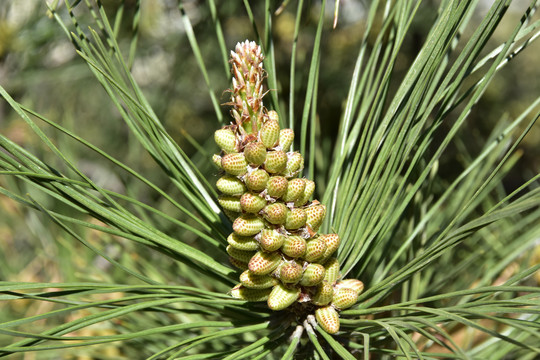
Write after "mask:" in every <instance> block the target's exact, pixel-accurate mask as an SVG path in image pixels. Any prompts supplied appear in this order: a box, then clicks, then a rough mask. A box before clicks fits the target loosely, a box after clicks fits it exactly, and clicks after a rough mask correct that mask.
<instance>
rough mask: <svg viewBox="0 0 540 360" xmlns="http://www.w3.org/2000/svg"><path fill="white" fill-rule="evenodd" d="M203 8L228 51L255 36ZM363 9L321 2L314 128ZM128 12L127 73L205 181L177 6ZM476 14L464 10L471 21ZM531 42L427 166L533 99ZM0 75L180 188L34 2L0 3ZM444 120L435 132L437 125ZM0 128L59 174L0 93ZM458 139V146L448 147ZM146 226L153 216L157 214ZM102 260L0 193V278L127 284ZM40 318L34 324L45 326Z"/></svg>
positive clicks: (336, 94) (311, 26)
mask: <svg viewBox="0 0 540 360" xmlns="http://www.w3.org/2000/svg"><path fill="white" fill-rule="evenodd" d="M102 2H103V4H104V5H105V6H106V8H107V10H108V14H110V16H114V14H115V13H116V12H117V11H118V10H119V9H122V11H124V17H125V18H126V19H129V18H130V17H131V16H132V14H134V13H135V12H136V2H135V1H125V2H121V1H113V0H105V1H102ZM519 2H520V1H516V3H519ZM259 3H260V4H259ZM436 3H437V2H436V1H426V2H425V4H424V5H423V6H422V7H421V9H420V11H419V14H418V16H417V20H416V21H415V23H414V24H413V25H412V31H411V32H410V34H411V36H409V37H408V38H407V42H406V43H405V44H404V45H403V48H402V52H401V58H400V60H399V62H398V65H399V67H398V68H397V69H396V74H395V81H394V83H395V84H396V88H397V86H398V85H399V80H400V78H401V77H402V76H403V74H404V72H405V71H406V70H407V68H408V66H409V65H410V64H411V63H412V61H413V60H414V57H415V55H416V53H417V51H418V50H419V48H420V46H421V45H422V43H423V41H424V38H425V36H426V35H427V34H426V32H427V30H428V29H429V27H430V23H431V22H430V20H431V19H433V17H434V12H435V11H436V5H437V4H436ZM483 3H485V4H486V5H485V6H484V5H483V6H480V10H482V11H487V5H488V4H489V1H484V2H483ZM183 4H184V7H185V11H186V13H187V14H188V16H189V18H190V20H191V22H192V26H193V27H194V31H195V36H196V37H197V39H198V41H199V44H201V53H202V54H203V57H204V62H205V64H206V66H207V69H208V71H209V77H210V83H211V87H212V89H213V91H214V92H215V94H216V95H217V97H218V99H219V101H220V102H221V103H225V102H227V101H228V94H227V93H224V90H225V89H227V88H228V87H229V80H228V77H227V71H228V70H226V69H225V67H224V64H223V62H222V60H221V56H222V55H221V54H220V52H219V47H218V43H217V40H216V34H215V31H214V28H213V27H212V26H210V23H209V22H210V21H211V14H210V9H209V6H208V4H207V2H204V1H184V2H183ZM278 5H279V3H276V7H277V6H278ZM60 6H62V5H60ZM252 6H253V11H254V15H255V17H256V18H260V19H262V14H264V11H265V9H264V2H262V1H261V2H253V4H252ZM319 6H320V2H317V1H312V2H310V5H309V6H307V7H306V8H308V9H310V10H309V11H310V13H306V14H305V16H304V21H303V23H302V31H301V35H300V37H299V39H298V54H297V63H298V68H297V77H298V79H297V81H296V84H298V86H299V88H297V89H294V91H295V92H296V94H297V101H296V104H297V109H295V113H296V116H299V115H300V114H301V106H302V105H303V100H304V98H303V96H304V95H303V94H304V90H303V87H305V85H306V83H307V78H306V74H307V71H308V65H306V64H309V61H310V56H311V46H312V43H313V38H314V34H315V26H316V23H317V16H318V9H319ZM217 7H218V14H219V19H220V21H221V24H222V26H223V32H224V36H225V41H226V43H227V47H228V48H229V49H232V48H234V45H235V44H236V43H237V42H239V41H243V40H245V39H246V38H247V39H250V40H253V39H255V34H254V31H253V29H252V27H251V24H250V22H249V19H248V17H247V15H246V12H245V10H244V8H243V5H242V2H241V1H218V2H217ZM85 9H86V7H85V6H79V7H78V8H77V10H78V11H81V14H79V15H81V17H82V19H86V20H87V21H88V24H90V23H91V20H90V14H89V13H85ZM364 10H365V7H364V4H363V2H362V1H354V0H348V1H342V4H341V8H340V11H341V16H340V18H339V23H338V27H337V29H335V30H331V24H332V21H333V2H331V3H330V4H329V8H328V11H327V19H326V22H327V24H326V28H325V32H324V33H323V50H322V54H323V58H322V59H321V72H320V83H319V93H318V99H319V106H318V108H319V117H320V126H321V130H320V131H322V132H325V133H327V134H336V133H337V128H336V126H337V119H338V118H339V117H340V116H341V114H342V108H343V106H342V105H343V102H344V100H345V98H346V96H347V91H348V87H349V81H350V76H351V73H352V70H353V67H354V61H355V59H356V56H357V52H358V44H359V42H360V39H361V37H362V35H363V33H362V28H363V19H364V17H365V16H364V15H365V14H364ZM295 12H296V3H295V2H291V3H290V4H289V5H288V7H286V8H285V10H284V11H283V12H282V13H281V14H280V15H279V16H275V17H274V23H273V35H274V41H275V43H274V45H275V53H276V58H277V64H276V73H277V76H278V82H279V87H278V89H277V91H278V96H279V98H280V101H283V102H284V106H288V104H287V103H286V101H287V99H288V94H289V92H290V90H291V89H289V88H288V86H289V85H288V84H289V74H290V58H291V44H292V33H293V29H294V21H295ZM61 13H62V12H61ZM49 15H50V14H49ZM64 15H65V12H64ZM140 15H141V18H140V26H139V29H138V34H139V38H138V43H137V52H136V57H135V61H134V63H133V68H132V71H133V74H134V76H135V79H136V80H137V81H138V83H139V85H140V86H141V88H142V90H143V92H144V93H145V95H146V96H147V98H148V100H149V101H150V103H151V104H152V106H153V108H154V110H155V112H156V114H157V115H158V117H159V118H160V119H161V120H162V122H163V123H164V124H165V127H166V128H167V129H168V131H169V133H170V134H171V135H172V137H173V138H174V139H175V140H176V141H177V142H178V143H179V144H180V145H181V147H182V148H183V149H184V150H185V151H186V152H187V153H188V154H189V155H190V156H191V157H192V158H193V160H194V162H195V163H196V164H197V165H198V167H199V169H200V170H201V171H202V172H203V173H204V174H205V175H207V176H208V177H210V178H211V177H213V176H215V175H216V170H215V168H214V167H213V165H212V163H211V162H210V161H209V156H211V154H212V153H213V152H214V151H215V150H217V147H216V146H215V145H214V143H213V136H212V135H213V132H214V130H215V129H216V128H218V127H219V124H218V121H217V119H216V116H215V112H214V109H213V107H212V103H211V100H210V97H209V96H208V91H207V88H206V84H205V82H204V79H203V76H202V74H201V71H200V70H199V68H198V66H197V63H196V61H195V58H194V56H193V54H192V50H191V47H190V45H189V42H188V39H187V37H186V33H185V28H184V26H183V23H182V18H181V14H180V11H179V10H178V5H177V2H176V1H166V0H162V1H150V0H146V1H145V0H143V1H141V12H140ZM482 15H483V14H482V13H478V14H477V16H478V19H480V17H481V16H482ZM517 16H518V15H517V14H515V13H512V7H511V8H510V9H509V14H508V16H507V19H506V20H507V21H505V22H503V24H502V26H501V27H500V33H496V34H495V36H494V40H493V44H492V47H491V48H494V47H496V46H498V45H499V44H500V43H501V42H502V41H504V40H505V38H506V35H507V34H508V33H509V32H510V31H511V30H512V29H511V28H510V26H513V25H510V24H514V21H515V20H516V17H517ZM66 21H69V20H66ZM473 23H474V22H473ZM88 24H81V25H82V28H83V29H85V28H86V26H87V25H88ZM124 24H125V26H124V27H123V28H121V29H119V39H120V45H121V46H122V47H123V48H125V49H126V53H128V51H127V50H128V49H129V46H130V41H131V37H132V34H133V30H132V28H131V22H130V21H125V22H124ZM506 24H508V25H506ZM262 29H263V23H262V22H261V23H260V28H259V32H261V33H262ZM465 36H466V35H465ZM531 47H532V48H531V49H528V50H527V51H525V52H524V53H522V54H520V55H519V56H518V57H517V58H516V59H514V60H512V62H514V63H513V64H511V66H508V67H507V68H505V69H504V70H503V71H502V72H501V73H500V74H499V75H498V76H497V77H496V79H495V81H494V82H493V83H492V84H491V86H490V87H488V90H487V93H486V94H485V96H484V97H483V99H482V101H481V102H480V103H479V104H478V105H477V106H476V107H475V109H474V111H473V112H472V113H471V115H470V118H469V120H468V122H467V126H466V127H465V128H464V129H463V131H462V133H461V134H460V137H459V140H460V141H458V142H456V143H454V144H453V145H452V147H451V148H450V149H449V151H448V152H447V155H446V157H445V158H444V161H442V162H441V164H440V175H441V176H443V177H444V178H446V179H447V180H448V181H451V180H452V179H453V178H454V177H455V176H456V174H457V173H458V172H459V171H460V170H461V164H462V163H463V159H464V158H466V157H467V156H468V155H467V151H465V150H464V149H467V150H468V152H469V153H470V154H475V153H477V152H478V151H479V149H480V148H481V147H482V145H483V142H484V140H485V139H486V138H487V137H488V136H489V133H490V131H491V129H493V127H494V126H495V124H496V123H497V122H498V121H499V120H500V119H501V118H502V117H509V118H513V117H516V116H517V115H518V114H520V113H521V111H522V110H523V109H524V108H525V107H527V105H528V104H530V103H531V102H532V100H533V99H535V98H536V97H537V96H538V94H540V81H539V79H540V67H539V66H538V54H540V47H539V45H538V44H537V43H535V44H533V45H532V46H531ZM0 84H1V85H2V86H4V87H5V88H6V90H7V91H8V92H9V93H10V94H11V95H12V96H13V97H14V98H15V99H17V100H18V101H20V102H21V103H23V104H25V105H26V106H28V107H29V108H31V109H33V110H35V111H37V112H38V113H41V114H42V115H44V116H45V117H47V118H49V119H51V120H53V121H55V122H57V123H59V124H61V125H62V126H64V127H66V128H68V129H70V130H72V131H74V132H75V133H77V134H78V135H80V136H82V137H83V138H85V139H87V140H89V141H90V142H91V143H93V144H94V145H96V146H98V147H99V148H101V149H103V150H105V151H106V152H108V153H109V154H113V155H114V156H115V157H116V158H118V159H121V160H122V161H124V162H125V163H127V164H128V165H129V166H131V167H132V168H134V169H135V170H137V171H139V172H141V173H142V174H145V176H147V177H148V178H149V179H151V180H152V181H154V182H155V183H156V184H157V185H159V186H160V187H161V188H163V189H170V192H171V193H172V194H173V195H175V196H177V197H178V198H179V199H182V195H181V194H175V190H173V187H172V186H170V184H169V183H168V181H169V180H168V178H167V177H166V176H164V175H163V174H162V172H161V170H160V169H159V168H157V165H156V163H155V162H154V161H153V160H152V159H151V157H150V156H148V154H146V153H145V152H144V150H142V149H141V147H140V146H139V145H138V144H137V141H136V139H135V138H134V137H133V136H132V135H131V134H130V132H129V131H128V128H127V126H126V125H125V124H124V122H123V121H122V119H121V117H120V115H119V113H118V111H117V110H116V109H115V107H114V105H113V104H112V103H111V101H110V100H109V98H108V96H107V94H106V93H105V91H104V90H103V89H102V88H101V86H100V84H99V83H98V82H97V81H96V80H95V78H94V77H93V75H92V73H91V72H90V70H89V69H88V67H87V65H86V64H85V63H84V62H83V61H82V59H81V58H79V57H78V55H77V53H76V52H75V49H74V48H73V46H72V44H71V42H70V41H69V39H68V38H67V36H66V34H65V33H64V32H63V30H62V29H61V28H60V27H59V26H58V25H57V23H56V22H55V21H54V20H53V19H52V18H51V17H50V16H48V13H47V8H46V5H45V2H44V1H39V0H25V1H20V0H3V1H1V2H0ZM394 90H395V89H394ZM284 109H286V107H284ZM222 113H223V114H224V116H225V118H227V117H228V109H227V107H226V106H222ZM443 126H444V125H443ZM446 126H448V127H449V126H450V124H448V125H446ZM42 128H43V129H44V131H46V133H47V135H49V136H50V137H51V138H52V139H53V140H54V141H55V144H56V145H57V146H58V147H59V148H60V149H62V151H64V152H65V153H66V154H67V156H68V157H69V158H70V159H71V160H72V161H74V162H75V163H76V164H77V165H78V166H79V168H80V169H81V170H83V172H85V173H86V174H87V175H89V176H90V177H91V178H92V179H93V180H94V181H95V182H96V183H97V184H99V185H101V186H103V187H105V188H108V189H111V190H113V191H117V192H120V193H127V194H129V195H134V196H135V197H137V198H138V199H139V200H141V201H143V202H145V203H146V204H149V205H151V206H154V207H156V208H159V209H161V210H163V211H165V212H167V213H171V215H175V214H174V213H173V210H172V209H170V208H169V207H168V205H167V203H164V202H162V201H161V199H160V198H159V197H156V196H155V195H154V194H151V193H147V191H146V190H145V188H144V187H143V186H142V185H141V184H140V183H138V182H135V181H134V180H133V179H131V178H130V177H129V176H127V174H126V173H123V172H121V171H119V170H118V169H115V168H114V167H113V166H112V165H111V164H109V163H105V162H104V161H103V160H102V159H101V158H99V157H98V156H97V155H95V154H93V153H91V152H89V151H87V150H86V149H84V148H83V147H81V146H80V145H78V144H77V143H76V142H74V141H73V140H70V139H68V138H66V137H65V136H61V135H59V134H58V133H57V132H55V131H54V130H52V129H51V128H49V127H47V126H43V127H42ZM0 132H2V134H5V135H6V136H7V137H8V138H10V139H12V140H14V141H16V142H17V143H19V144H22V145H24V147H25V148H26V149H28V150H29V151H31V152H33V153H36V154H40V157H41V158H42V159H44V160H45V161H46V162H48V163H49V164H50V165H51V166H53V167H58V169H59V170H61V171H65V170H66V169H64V168H63V166H62V165H61V164H60V163H59V161H58V160H57V159H56V158H54V156H53V155H52V154H51V153H50V151H48V150H47V149H46V148H45V147H44V145H43V144H41V143H40V142H39V141H38V139H37V138H36V137H35V136H34V134H33V133H32V132H31V130H30V129H29V128H28V126H27V125H26V123H25V122H24V121H23V120H21V119H20V118H19V117H18V116H17V115H16V114H15V113H14V112H13V111H12V110H11V109H10V108H9V106H8V105H7V103H5V102H4V101H0ZM459 142H461V143H462V145H463V146H462V147H461V146H460V145H459ZM539 143H540V125H538V124H537V125H536V127H535V128H534V129H533V130H532V132H531V133H530V134H529V135H528V136H527V137H526V138H525V141H524V142H523V143H522V145H521V147H520V151H521V152H522V159H521V160H520V161H519V163H518V164H517V167H516V169H515V170H514V171H513V172H512V175H511V176H510V177H508V178H506V179H505V187H506V189H507V191H511V190H513V189H514V188H515V187H516V186H518V185H519V184H521V183H522V181H523V179H527V178H530V177H531V175H532V174H536V173H538V171H539V169H540V146H539ZM330 145H331V144H329V143H323V144H320V148H319V149H318V151H320V152H321V158H322V159H324V161H325V162H330V161H331V153H329V148H330ZM0 183H2V184H3V185H9V186H14V187H20V188H21V191H22V192H24V191H25V188H24V185H22V184H20V183H18V182H16V181H15V180H14V179H10V178H6V177H5V176H0ZM319 183H321V184H324V179H320V182H318V184H319ZM320 190H322V189H319V191H320ZM32 195H33V196H34V197H36V198H38V199H39V200H40V201H42V202H43V203H44V204H46V205H48V206H49V207H50V208H56V210H58V211H62V205H61V204H59V203H54V201H53V200H51V199H50V198H47V197H44V196H43V195H40V194H32ZM177 215H178V214H177ZM178 216H180V215H178ZM151 221H154V222H159V220H158V219H151ZM158 225H159V224H158ZM163 226H169V225H165V224H163ZM165 231H167V229H165ZM171 231H175V230H171ZM177 236H181V237H182V239H183V240H184V241H186V242H196V241H197V238H196V237H195V236H194V235H193V234H191V233H183V234H179V235H177ZM87 240H89V241H90V242H92V243H94V244H96V245H99V246H100V247H101V248H103V249H105V251H106V253H107V254H108V255H109V256H111V257H113V258H115V259H117V260H119V261H123V262H126V263H128V264H132V266H133V267H134V268H139V269H141V268H142V269H141V270H142V271H143V272H144V273H145V274H147V275H148V276H150V277H153V278H155V279H157V280H159V281H165V282H170V283H176V284H182V283H190V284H191V283H192V281H193V279H182V278H180V277H179V276H178V275H177V274H181V268H182V266H183V265H181V264H178V263H175V262H173V261H172V260H169V259H168V258H166V257H164V256H159V254H152V253H149V252H148V250H145V251H144V252H143V251H139V250H140V249H139V248H138V247H137V245H134V244H132V243H129V242H126V241H123V240H122V239H116V238H113V237H111V236H108V235H103V234H101V233H98V232H91V231H87ZM539 257H540V256H539ZM114 269H115V268H113V267H110V266H109V265H108V264H107V262H106V261H105V260H103V259H101V258H99V257H97V256H96V255H95V254H94V253H93V252H92V251H90V250H89V249H86V248H85V247H84V246H83V245H82V244H80V243H78V242H76V241H74V240H73V239H72V238H70V237H69V236H68V235H66V234H65V233H64V232H62V231H61V230H59V229H58V228H57V227H55V226H54V224H52V223H51V222H50V221H48V219H47V218H46V216H45V215H43V214H38V213H36V212H34V211H30V210H28V209H26V208H23V207H22V206H20V205H19V204H17V203H14V202H13V201H11V200H9V199H8V198H6V197H3V196H0V280H6V281H32V282H57V281H75V280H78V281H110V282H124V283H125V282H129V281H130V280H129V279H125V274H122V273H116V271H117V270H114ZM109 270H111V271H109ZM47 306H50V307H54V305H52V304H45V303H33V304H32V305H29V303H27V302H24V301H19V302H10V303H9V305H8V303H1V302H0V317H2V318H8V319H9V318H12V319H17V318H18V317H22V316H23V315H25V316H29V315H32V314H38V313H41V312H44V311H47V310H50V309H46V308H45V307H47ZM43 326H44V327H45V323H43ZM126 326H128V325H126ZM91 329H93V330H85V331H95V334H106V333H107V331H108V329H107V327H106V325H102V327H97V328H91ZM4 340H5V338H3V337H2V335H0V344H2V343H3V341H4ZM86 351H90V350H84V352H81V354H79V355H78V356H77V357H78V358H81V359H83V358H85V356H87V357H89V358H90V356H91V355H89V354H90V353H88V354H85V352H86ZM110 351H111V353H110V354H108V355H106V356H105V357H107V356H109V357H115V356H118V357H119V358H121V357H122V356H121V354H120V353H119V352H118V351H119V350H118V349H116V348H115V347H114V346H111V347H110ZM124 355H125V354H124ZM33 357H36V358H39V356H38V354H25V355H24V358H25V359H31V358H33ZM15 358H16V357H15Z"/></svg>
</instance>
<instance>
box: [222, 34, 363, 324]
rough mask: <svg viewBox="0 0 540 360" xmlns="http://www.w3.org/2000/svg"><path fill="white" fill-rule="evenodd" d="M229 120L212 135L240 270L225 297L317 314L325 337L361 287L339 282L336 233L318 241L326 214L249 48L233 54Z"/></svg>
mask: <svg viewBox="0 0 540 360" xmlns="http://www.w3.org/2000/svg"><path fill="white" fill-rule="evenodd" d="M230 62H231V64H232V70H231V71H232V74H233V79H232V82H233V88H232V89H231V90H230V92H231V102H230V103H228V104H227V105H232V107H233V108H232V110H231V115H232V116H233V118H234V121H233V122H231V125H228V126H225V127H223V128H221V129H219V130H217V131H216V132H215V135H214V139H215V141H216V143H217V145H218V146H219V147H220V148H221V153H220V154H216V155H214V158H213V160H214V163H215V164H216V165H217V166H218V167H219V168H220V169H222V170H223V172H224V175H223V176H222V177H221V178H220V179H219V180H218V181H217V184H216V186H217V188H218V190H219V191H220V192H221V195H220V197H219V203H220V205H221V207H222V208H223V210H224V212H225V214H226V215H227V216H228V217H229V218H230V219H231V221H233V230H234V232H233V233H231V234H230V235H229V236H228V238H227V242H228V246H227V252H228V254H229V259H230V261H231V263H232V264H233V265H234V266H235V267H237V268H239V269H242V270H244V272H243V273H242V274H241V275H240V283H239V284H238V285H237V286H235V287H234V288H233V289H232V290H231V295H232V296H233V297H235V298H238V299H242V300H247V301H266V302H267V303H268V307H269V308H270V309H272V310H274V311H279V310H285V309H288V310H292V311H294V312H296V313H299V314H306V313H308V314H309V313H312V312H315V318H316V319H317V322H318V324H319V325H320V326H321V327H322V328H323V329H324V330H325V331H326V332H328V333H330V334H335V333H337V332H338V330H339V315H338V311H340V310H343V309H346V308H348V307H350V306H352V305H354V304H355V303H356V301H357V299H358V295H359V294H360V292H361V291H362V290H363V288H364V284H363V283H362V282H361V281H360V280H356V279H343V280H341V279H340V264H339V262H338V260H337V258H336V257H334V256H333V255H334V253H335V251H336V250H337V249H338V246H339V243H340V238H339V236H338V235H337V234H318V232H317V231H318V229H319V227H320V226H321V224H322V222H323V220H324V217H325V214H326V207H325V206H324V205H322V204H321V203H319V202H318V201H317V200H310V198H311V196H312V195H313V192H314V190H315V183H314V182H313V181H312V180H308V179H305V178H299V177H298V174H299V173H300V172H301V171H302V169H303V167H304V159H303V157H302V155H301V154H300V153H298V152H294V151H289V150H290V148H291V146H292V144H293V140H294V131H293V130H292V129H280V125H279V118H278V114H277V113H276V112H275V111H268V110H266V108H265V107H264V106H263V102H262V98H263V96H264V93H263V85H262V83H263V80H264V78H265V74H264V70H263V66H262V65H263V55H262V53H261V48H260V47H259V46H258V45H257V44H256V43H255V42H249V41H247V40H246V41H245V42H244V43H238V44H237V45H236V49H235V51H231V60H230Z"/></svg>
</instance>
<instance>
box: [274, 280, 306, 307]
mask: <svg viewBox="0 0 540 360" xmlns="http://www.w3.org/2000/svg"><path fill="white" fill-rule="evenodd" d="M299 296H300V289H299V288H297V287H294V286H293V287H290V288H288V287H286V286H284V285H283V284H278V285H276V286H274V288H273V289H272V292H271V293H270V295H269V296H268V307H269V308H270V309H272V310H274V311H279V310H283V309H285V308H287V307H289V306H290V305H292V304H293V303H294V302H295V301H296V300H297V299H298V297H299Z"/></svg>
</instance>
